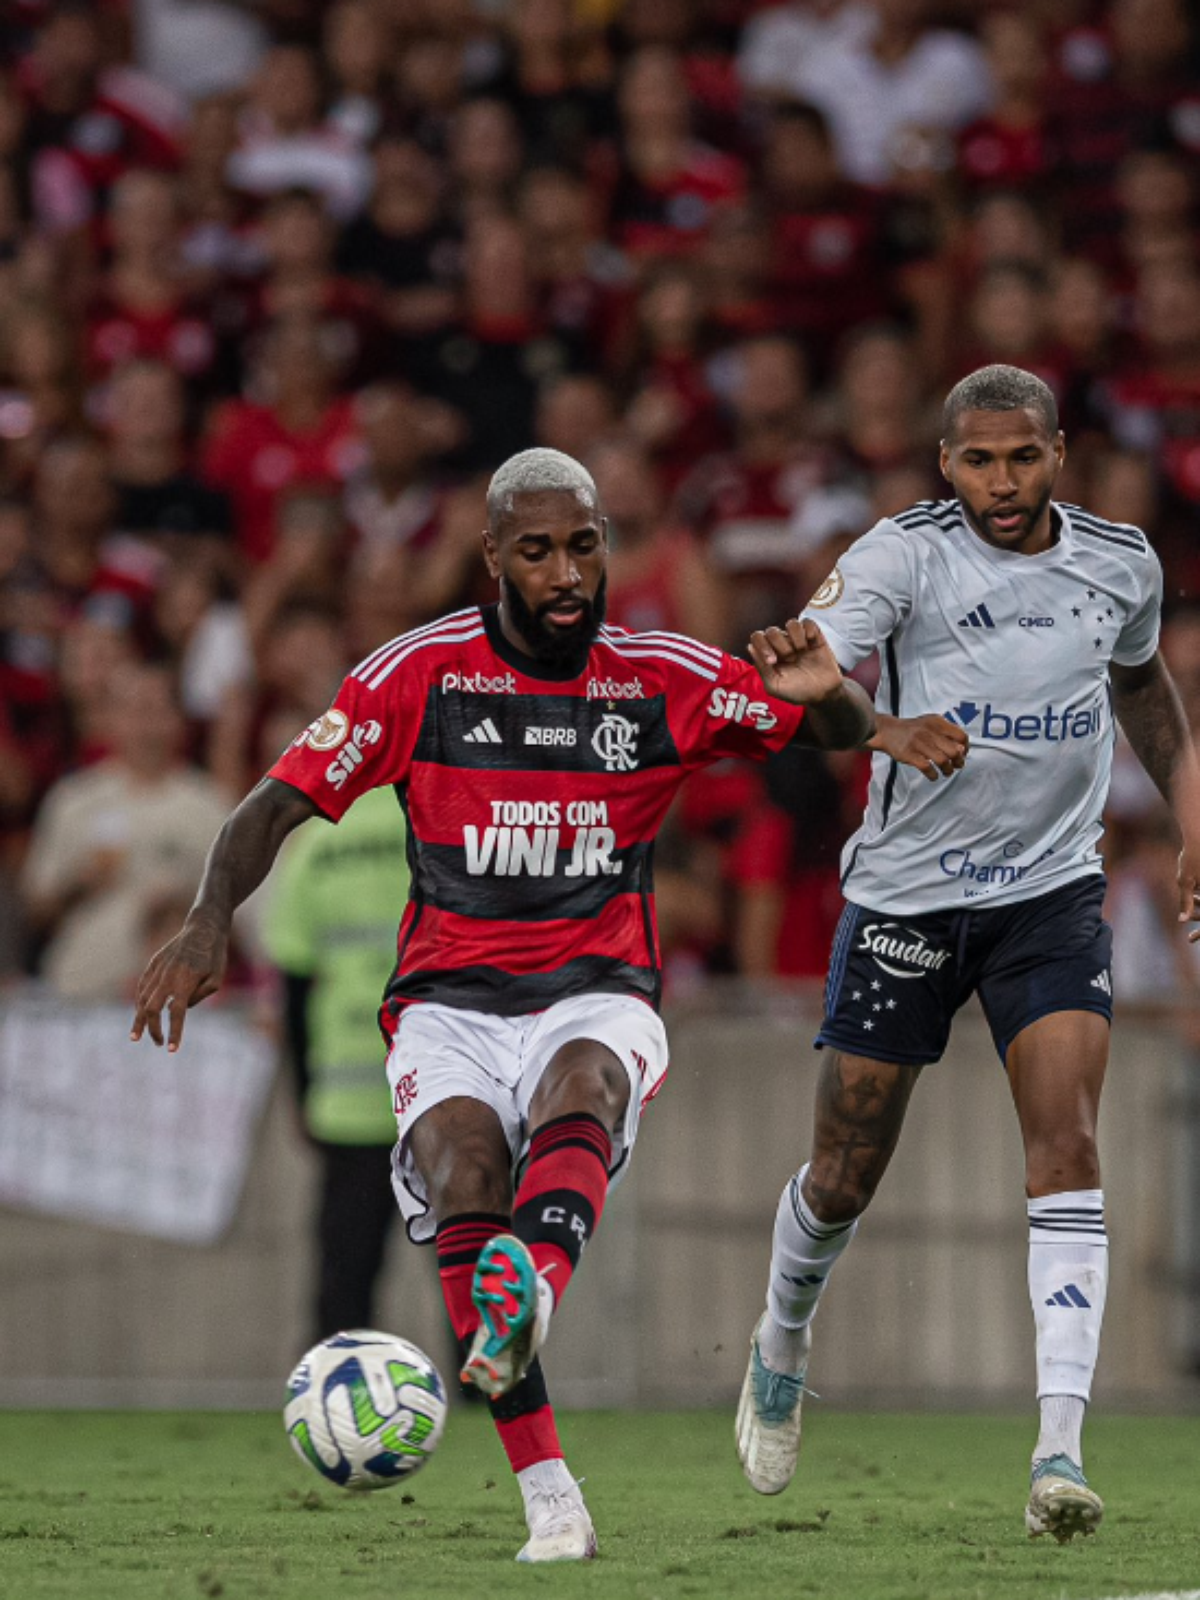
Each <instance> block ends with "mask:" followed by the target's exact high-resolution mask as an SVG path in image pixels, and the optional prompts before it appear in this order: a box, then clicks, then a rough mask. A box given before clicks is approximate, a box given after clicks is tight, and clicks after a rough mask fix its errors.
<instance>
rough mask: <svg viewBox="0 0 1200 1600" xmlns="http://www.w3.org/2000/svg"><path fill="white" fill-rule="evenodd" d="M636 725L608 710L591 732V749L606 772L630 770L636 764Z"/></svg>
mask: <svg viewBox="0 0 1200 1600" xmlns="http://www.w3.org/2000/svg"><path fill="white" fill-rule="evenodd" d="M637 738H638V726H637V723H636V722H630V720H629V718H628V717H619V716H617V715H616V714H615V713H613V712H609V713H608V714H607V715H606V716H604V717H602V718H601V719H600V726H599V727H598V728H597V729H596V731H595V733H593V734H592V749H593V750H594V751H595V752H596V754H597V755H598V756H599V757H600V759H601V761H603V763H604V766H605V770H606V771H608V772H632V771H633V770H634V768H635V767H636V766H637Z"/></svg>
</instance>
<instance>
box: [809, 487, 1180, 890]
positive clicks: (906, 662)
mask: <svg viewBox="0 0 1200 1600" xmlns="http://www.w3.org/2000/svg"><path fill="white" fill-rule="evenodd" d="M1053 513H1054V517H1055V523H1056V527H1057V531H1058V539H1057V541H1056V543H1055V544H1054V545H1053V546H1052V547H1051V548H1050V549H1049V550H1046V551H1044V552H1042V553H1041V554H1040V555H1034V556H1024V555H1018V554H1016V553H1014V552H1013V551H1009V550H998V549H996V548H995V546H993V545H990V544H986V543H985V542H984V541H983V540H982V539H981V538H980V537H979V536H978V535H977V534H976V533H975V532H974V531H973V530H972V529H971V527H970V526H969V524H968V523H967V521H966V520H965V518H964V516H963V513H962V510H961V507H960V506H959V503H958V501H957V500H943V501H932V500H926V501H922V502H921V503H920V504H919V505H916V506H913V507H912V509H911V510H908V511H903V512H901V513H900V514H899V515H898V516H895V517H885V518H884V519H883V521H882V522H879V523H877V524H876V525H875V527H874V528H872V529H871V531H870V532H869V533H867V534H865V535H864V536H863V538H861V539H860V540H858V542H857V543H856V544H854V545H853V546H852V547H851V548H850V550H849V551H848V552H847V553H846V555H845V556H843V557H842V560H841V561H840V563H839V564H838V566H837V567H836V568H835V569H834V571H833V572H832V573H831V574H830V576H829V577H828V578H827V579H826V580H825V582H824V583H823V584H822V585H821V587H820V588H819V589H818V590H817V592H816V594H815V595H814V596H813V598H812V599H811V600H810V601H809V603H808V606H807V607H806V608H805V611H804V615H805V616H806V617H809V618H811V619H812V620H813V621H814V622H815V623H817V624H818V626H819V627H820V628H821V629H822V631H823V632H824V634H825V636H826V638H827V639H828V640H829V643H830V646H831V647H832V649H833V652H834V654H835V655H836V656H837V659H838V661H839V663H840V664H841V666H842V668H843V669H845V670H849V669H850V668H851V667H854V666H856V665H857V664H858V662H860V661H862V660H863V659H864V658H865V657H866V656H869V655H870V654H871V652H872V651H874V650H878V651H879V655H880V666H881V674H880V680H879V689H878V693H877V695H876V705H877V707H878V709H879V710H881V711H888V712H891V713H892V714H893V715H894V716H901V717H916V716H921V715H923V714H924V713H926V712H930V711H934V712H941V713H942V714H943V715H944V716H947V717H949V718H950V719H951V720H952V721H954V722H957V723H959V724H961V726H962V727H964V728H965V729H966V730H967V732H968V733H969V734H970V738H971V748H970V750H969V752H968V754H967V762H966V766H965V767H964V768H963V770H962V771H961V772H957V773H955V774H954V776H953V777H951V778H949V779H947V778H938V780H937V781H936V783H931V782H930V781H929V780H928V779H927V778H925V777H923V776H922V774H921V773H919V772H917V771H916V770H915V769H914V768H912V767H907V766H900V765H898V764H897V763H896V762H894V761H892V760H890V758H889V757H887V756H885V755H883V754H882V753H880V752H876V754H875V755H874V757H873V758H872V765H871V788H870V795H869V798H868V802H867V810H866V814H865V817H864V819H863V825H862V827H861V828H860V829H859V831H858V832H857V833H856V834H855V835H854V837H853V838H852V839H851V840H850V841H849V843H848V844H847V845H846V848H845V851H844V852H843V856H842V887H843V890H844V892H845V895H846V898H847V899H848V900H852V901H854V902H855V904H857V905H862V906H867V907H869V908H870V909H872V910H875V911H890V912H898V913H913V912H921V911H937V910H942V909H945V908H947V907H955V906H966V905H968V904H970V903H971V902H973V901H974V902H987V903H989V904H993V903H999V902H1001V901H1006V900H1008V901H1011V900H1025V899H1029V898H1031V897H1032V896H1034V895H1039V894H1045V893H1046V891H1047V890H1049V889H1055V888H1058V887H1060V886H1061V885H1062V884H1065V883H1070V882H1071V881H1072V880H1073V879H1075V878H1081V877H1084V876H1086V875H1087V874H1089V873H1096V872H1099V871H1101V870H1102V864H1101V860H1100V855H1099V851H1098V845H1099V840H1100V834H1101V831H1102V825H1101V820H1100V813H1101V810H1102V808H1103V806H1104V801H1105V796H1106V795H1107V793H1108V782H1109V773H1110V770H1111V767H1112V752H1113V742H1114V739H1115V725H1114V721H1113V713H1112V699H1111V694H1110V690H1109V680H1108V666H1109V662H1110V661H1115V662H1117V663H1118V664H1120V665H1122V666H1138V665H1140V664H1141V663H1142V662H1144V661H1147V660H1149V658H1150V657H1151V656H1152V655H1153V654H1154V651H1155V650H1156V648H1157V646H1158V627H1159V611H1160V604H1161V599H1162V572H1161V569H1160V567H1159V564H1158V559H1157V557H1156V556H1155V554H1154V552H1153V550H1152V549H1151V548H1150V544H1149V542H1148V540H1147V539H1146V537H1145V535H1144V534H1143V533H1141V532H1139V530H1138V529H1137V528H1132V527H1128V526H1126V525H1125V524H1121V523H1112V522H1105V521H1104V520H1103V519H1102V518H1100V517H1095V516H1092V515H1091V513H1090V512H1086V511H1082V510H1080V509H1079V507H1077V506H1065V505H1055V506H1054V508H1053Z"/></svg>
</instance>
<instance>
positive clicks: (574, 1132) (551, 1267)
mask: <svg viewBox="0 0 1200 1600" xmlns="http://www.w3.org/2000/svg"><path fill="white" fill-rule="evenodd" d="M611 1160H612V1138H611V1137H610V1135H609V1132H608V1129H607V1128H606V1127H605V1126H604V1124H603V1123H602V1122H601V1121H600V1119H599V1118H598V1117H593V1116H590V1115H588V1114H587V1113H586V1112H577V1113H572V1114H571V1115H569V1116H565V1117H555V1118H554V1120H553V1121H552V1122H544V1123H543V1124H542V1126H541V1127H540V1128H539V1129H538V1130H537V1132H536V1133H535V1134H534V1136H533V1138H532V1140H531V1141H530V1145H529V1161H528V1164H527V1165H526V1168H525V1174H524V1176H523V1177H522V1179H521V1183H520V1186H519V1187H518V1189H517V1197H516V1201H515V1203H514V1205H513V1220H512V1231H513V1232H514V1233H515V1234H516V1236H517V1238H518V1239H521V1240H523V1241H524V1243H525V1244H527V1245H528V1246H529V1253H530V1255H531V1256H532V1257H533V1261H534V1265H535V1266H536V1267H537V1269H538V1271H539V1272H540V1273H542V1274H543V1276H544V1277H545V1278H546V1281H547V1282H548V1283H549V1285H550V1287H551V1289H552V1290H553V1291H554V1299H555V1303H556V1304H557V1303H558V1301H560V1300H561V1299H562V1297H563V1294H564V1292H565V1290H566V1287H567V1284H568V1283H570V1281H571V1275H572V1273H573V1272H574V1271H575V1268H576V1267H577V1266H578V1265H579V1258H580V1256H581V1255H582V1254H583V1247H584V1245H585V1244H586V1243H587V1242H588V1240H589V1239H590V1238H591V1236H592V1234H593V1233H594V1232H595V1231H596V1224H597V1223H598V1222H599V1221H600V1213H601V1212H602V1211H603V1210H604V1199H605V1196H606V1195H607V1193H608V1166H609V1162H610V1161H611Z"/></svg>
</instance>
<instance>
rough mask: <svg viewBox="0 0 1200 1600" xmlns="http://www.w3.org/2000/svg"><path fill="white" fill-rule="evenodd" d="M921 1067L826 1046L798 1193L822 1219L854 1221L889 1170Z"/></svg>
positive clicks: (817, 1216) (840, 1222)
mask: <svg viewBox="0 0 1200 1600" xmlns="http://www.w3.org/2000/svg"><path fill="white" fill-rule="evenodd" d="M920 1070H921V1069H920V1067H912V1066H900V1065H897V1064H896V1063H895V1062H891V1061H871V1060H870V1059H868V1058H867V1057H865V1056H850V1055H843V1054H842V1053H841V1052H840V1051H838V1050H829V1051H827V1052H826V1053H825V1058H824V1061H823V1063H822V1066H821V1077H820V1081H819V1083H818V1085H817V1105H816V1116H815V1121H814V1126H813V1148H812V1156H811V1158H810V1160H809V1164H808V1167H807V1169H806V1170H805V1172H804V1176H803V1183H802V1185H801V1192H802V1194H803V1197H804V1201H805V1203H806V1205H807V1206H808V1207H809V1208H810V1209H811V1211H812V1213H813V1215H814V1216H815V1217H816V1218H817V1219H818V1220H819V1221H820V1222H822V1223H826V1224H844V1223H848V1222H852V1221H853V1220H854V1219H855V1217H858V1216H860V1215H861V1214H862V1212H864V1211H865V1210H866V1208H867V1206H868V1205H869V1204H870V1201H871V1199H872V1197H873V1195H874V1193H875V1190H876V1189H877V1188H878V1186H879V1181H880V1179H881V1178H882V1177H883V1175H884V1173H885V1172H886V1171H887V1167H888V1162H889V1161H890V1160H891V1159H892V1152H893V1151H894V1150H895V1148H896V1141H897V1139H898V1138H899V1137H900V1129H901V1127H902V1126H903V1124H904V1113H905V1111H907V1109H908V1102H909V1097H910V1096H911V1094H912V1091H913V1085H914V1084H915V1083H916V1081H917V1074H918V1073H919V1072H920Z"/></svg>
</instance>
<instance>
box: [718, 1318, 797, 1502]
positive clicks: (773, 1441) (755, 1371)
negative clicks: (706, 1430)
mask: <svg viewBox="0 0 1200 1600" xmlns="http://www.w3.org/2000/svg"><path fill="white" fill-rule="evenodd" d="M766 1317H767V1313H766V1312H765V1311H764V1312H763V1314H762V1316H761V1317H760V1318H759V1319H758V1323H757V1325H756V1326H755V1329H754V1332H753V1333H752V1334H751V1336H750V1362H749V1365H748V1366H747V1368H746V1377H745V1379H744V1381H743V1383H742V1393H741V1398H740V1399H739V1400H738V1409H737V1422H736V1424H735V1427H734V1432H735V1435H736V1438H737V1453H738V1459H739V1460H740V1461H741V1463H742V1471H743V1472H744V1473H745V1474H746V1477H747V1478H748V1479H749V1480H750V1486H751V1488H753V1489H757V1490H758V1492H759V1494H780V1493H782V1491H783V1490H784V1489H786V1488H787V1486H788V1484H789V1483H790V1482H791V1481H792V1474H793V1473H794V1472H795V1470H796V1460H797V1458H798V1456H799V1454H800V1407H801V1404H802V1403H803V1400H804V1393H805V1389H804V1378H805V1374H806V1373H807V1371H808V1358H807V1355H806V1356H805V1361H804V1365H803V1366H802V1367H801V1368H800V1370H799V1372H795V1373H787V1372H772V1371H771V1369H770V1367H768V1366H767V1365H766V1364H765V1363H764V1361H763V1358H762V1352H761V1351H760V1350H759V1347H758V1336H759V1333H760V1331H761V1329H762V1325H763V1322H764V1321H765V1320H766Z"/></svg>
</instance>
